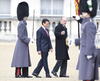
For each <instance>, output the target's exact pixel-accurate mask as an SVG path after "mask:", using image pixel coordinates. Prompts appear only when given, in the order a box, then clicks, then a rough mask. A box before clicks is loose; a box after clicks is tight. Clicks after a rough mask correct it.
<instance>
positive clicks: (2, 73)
mask: <svg viewBox="0 0 100 81" xmlns="http://www.w3.org/2000/svg"><path fill="white" fill-rule="evenodd" d="M35 46H36V45H35V43H33V44H30V46H29V47H30V55H31V62H32V67H30V69H29V70H30V71H29V74H30V75H31V74H32V72H33V70H34V68H35V67H36V65H37V63H38V61H39V59H40V55H38V54H37V52H36V47H35ZM14 48H15V43H7V42H6V43H4V42H0V81H46V80H48V81H79V80H78V71H77V70H76V65H77V60H78V55H79V51H78V47H75V46H74V45H71V46H70V49H69V56H70V61H68V72H67V74H68V75H69V76H70V77H69V78H56V77H54V76H53V75H52V74H51V76H52V78H45V75H44V74H45V73H44V70H42V71H41V73H40V76H42V77H43V78H35V77H33V78H19V79H18V78H17V79H16V78H15V77H14V72H15V68H11V61H12V57H13V51H14ZM53 48H55V47H54V43H53ZM48 62H49V69H50V71H51V70H52V68H53V67H54V65H55V63H56V60H55V51H53V53H49V58H48Z"/></svg>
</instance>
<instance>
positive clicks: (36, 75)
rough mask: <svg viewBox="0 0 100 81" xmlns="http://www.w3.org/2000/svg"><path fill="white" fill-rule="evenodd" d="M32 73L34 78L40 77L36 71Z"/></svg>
mask: <svg viewBox="0 0 100 81" xmlns="http://www.w3.org/2000/svg"><path fill="white" fill-rule="evenodd" d="M32 75H33V76H35V77H36V78H41V76H38V74H36V73H33V74H32Z"/></svg>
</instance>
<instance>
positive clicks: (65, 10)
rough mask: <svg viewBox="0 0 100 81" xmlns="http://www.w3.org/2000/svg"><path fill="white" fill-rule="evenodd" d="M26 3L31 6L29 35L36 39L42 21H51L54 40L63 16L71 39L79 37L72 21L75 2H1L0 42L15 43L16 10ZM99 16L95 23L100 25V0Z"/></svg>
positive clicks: (59, 0) (99, 1)
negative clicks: (54, 32)
mask: <svg viewBox="0 0 100 81" xmlns="http://www.w3.org/2000/svg"><path fill="white" fill-rule="evenodd" d="M22 1H26V2H28V4H29V10H30V12H29V18H28V21H27V22H28V25H27V29H28V34H29V37H30V38H33V39H34V40H35V39H36V30H37V29H38V28H39V27H40V26H41V20H42V19H43V18H48V19H49V20H50V23H51V24H50V35H51V39H52V40H54V34H53V31H54V28H55V26H56V25H57V23H58V22H59V20H60V18H61V17H62V16H65V17H67V20H68V21H67V25H66V26H67V28H68V34H69V37H70V38H72V39H74V38H75V37H77V36H78V27H77V22H76V21H74V20H73V19H72V16H74V15H75V6H74V0H0V40H1V41H2V40H3V41H4V40H8V41H15V40H16V39H17V25H18V20H17V17H16V9H17V5H18V3H19V2H22ZM98 3H99V5H98V15H97V17H96V18H95V22H98V23H100V0H98Z"/></svg>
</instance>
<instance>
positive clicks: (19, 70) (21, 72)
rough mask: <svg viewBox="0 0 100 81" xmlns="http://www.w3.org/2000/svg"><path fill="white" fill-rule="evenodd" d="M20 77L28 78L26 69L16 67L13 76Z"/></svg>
mask: <svg viewBox="0 0 100 81" xmlns="http://www.w3.org/2000/svg"><path fill="white" fill-rule="evenodd" d="M18 75H22V76H24V77H27V76H28V67H16V69H15V76H18Z"/></svg>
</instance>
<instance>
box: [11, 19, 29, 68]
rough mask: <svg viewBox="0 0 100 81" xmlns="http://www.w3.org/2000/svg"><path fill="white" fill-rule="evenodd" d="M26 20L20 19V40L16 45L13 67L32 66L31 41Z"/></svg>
mask: <svg viewBox="0 0 100 81" xmlns="http://www.w3.org/2000/svg"><path fill="white" fill-rule="evenodd" d="M26 25H27V23H26V21H20V22H19V24H18V40H17V43H16V46H15V50H14V55H13V59H12V64H11V66H12V67H29V66H31V62H30V54H29V46H28V44H29V42H30V39H29V38H28V33H27V28H26Z"/></svg>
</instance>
